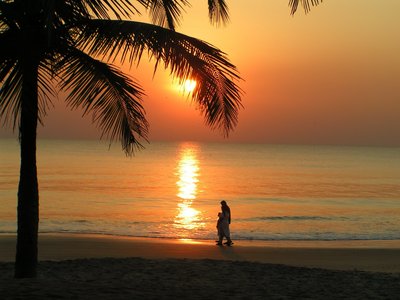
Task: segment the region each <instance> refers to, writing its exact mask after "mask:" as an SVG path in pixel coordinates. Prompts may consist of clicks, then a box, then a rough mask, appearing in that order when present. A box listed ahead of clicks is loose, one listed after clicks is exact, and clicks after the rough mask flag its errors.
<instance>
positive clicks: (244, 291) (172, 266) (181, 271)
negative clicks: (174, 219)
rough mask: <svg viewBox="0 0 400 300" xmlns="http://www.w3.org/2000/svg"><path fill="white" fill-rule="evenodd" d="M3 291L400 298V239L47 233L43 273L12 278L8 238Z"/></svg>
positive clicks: (6, 239) (2, 254)
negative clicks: (224, 241)
mask: <svg viewBox="0 0 400 300" xmlns="http://www.w3.org/2000/svg"><path fill="white" fill-rule="evenodd" d="M0 245H1V247H0V261H1V262H2V263H1V264H0V269H1V270H2V272H1V275H0V295H3V296H4V297H2V299H52V298H59V299H71V298H79V299H127V298H129V299H131V298H132V297H141V298H143V299H156V298H157V299H177V298H191V299H193V298H194V299H209V298H214V297H219V296H224V297H230V298H233V299H265V297H269V298H270V299H282V298H287V299H301V298H308V299H339V298H340V299H343V298H347V299H366V298H371V299H396V298H397V297H398V295H399V294H400V242H399V241H352V242H336V241H335V242H301V241H299V242H248V241H247V242H245V241H236V242H235V244H234V245H233V246H232V247H226V246H224V247H219V246H216V245H215V244H214V242H213V241H200V242H199V241H190V240H167V239H148V238H130V237H115V236H102V235H71V234H42V235H41V236H40V240H39V253H40V255H39V259H40V263H39V276H38V278H36V279H23V280H16V279H13V278H12V275H13V263H12V261H13V260H14V256H15V250H14V249H15V236H11V235H3V236H0Z"/></svg>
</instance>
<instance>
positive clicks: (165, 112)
mask: <svg viewBox="0 0 400 300" xmlns="http://www.w3.org/2000/svg"><path fill="white" fill-rule="evenodd" d="M190 2H191V3H192V7H191V8H188V9H187V11H186V13H185V14H184V15H183V20H182V22H181V26H180V27H178V28H177V31H179V32H182V33H185V34H187V35H191V36H194V37H197V38H200V39H202V40H205V41H207V42H210V43H211V44H213V45H214V46H216V47H218V48H220V49H221V50H223V51H224V52H226V53H227V54H228V57H229V59H230V61H231V62H232V63H233V64H235V65H236V66H237V68H238V70H239V72H240V75H241V77H242V78H243V81H241V82H239V85H240V87H241V88H242V89H243V90H244V95H243V99H242V101H243V105H244V109H242V110H241V111H240V113H239V124H238V126H237V128H236V129H235V130H234V131H233V132H232V133H231V134H230V136H229V138H228V139H225V138H223V136H222V134H221V133H220V132H218V131H212V130H211V129H210V128H208V127H207V126H206V125H205V123H204V119H203V118H202V116H201V115H200V113H199V111H198V110H196V108H195V105H193V104H192V103H191V101H190V100H189V99H187V97H185V96H183V95H182V94H180V93H179V92H177V91H176V88H174V87H175V84H174V82H173V80H172V78H171V77H170V76H169V72H168V70H166V71H164V70H162V69H159V71H158V72H157V73H156V75H155V76H154V77H153V67H154V62H152V61H150V62H149V61H148V60H147V59H143V60H142V62H141V63H140V64H139V66H138V68H136V67H132V68H128V67H126V66H124V70H125V71H126V72H127V73H129V74H130V75H131V76H132V77H134V78H135V79H137V80H139V82H140V83H141V84H142V86H143V87H144V89H145V91H146V97H145V98H144V107H145V109H146V113H147V118H148V120H149V123H150V134H149V139H150V141H159V140H162V141H171V140H172V141H177V140H190V141H226V142H251V143H275V144H329V145H371V146H400V135H399V129H400V55H398V53H400V19H399V18H398V16H397V14H398V12H399V11H400V1H398V0H385V1H373V0H351V1H349V0H326V1H324V2H323V3H322V4H321V5H319V6H317V7H315V8H313V9H312V11H311V12H310V13H308V14H305V13H304V11H303V10H302V9H301V10H299V11H298V12H297V13H296V14H295V16H291V15H290V9H289V7H288V6H287V3H288V1H287V0H286V1H284V0H275V1H265V0H252V1H251V2H250V1H233V0H231V1H227V3H228V5H229V8H230V18H231V21H230V23H229V24H227V25H226V26H219V27H215V26H213V25H211V24H210V23H209V21H208V16H207V13H208V12H207V6H206V4H207V1H205V0H194V1H190ZM140 20H141V21H142V20H143V18H142V19H140ZM63 99H64V96H63V95H62V94H60V95H59V97H58V99H55V100H54V101H53V102H54V107H53V108H52V109H50V110H49V112H48V116H47V117H46V118H45V119H44V123H45V127H43V128H42V127H41V128H39V137H40V138H98V137H100V135H101V133H100V132H99V131H98V130H97V129H96V127H95V126H94V125H92V124H91V118H90V117H86V118H82V117H81V114H82V113H81V112H79V111H74V112H71V111H70V110H69V109H66V108H65V105H64V104H63ZM0 136H3V137H4V136H10V131H9V130H4V129H2V130H1V131H0ZM14 136H16V134H14Z"/></svg>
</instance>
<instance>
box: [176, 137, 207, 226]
mask: <svg viewBox="0 0 400 300" xmlns="http://www.w3.org/2000/svg"><path fill="white" fill-rule="evenodd" d="M197 151H198V146H197V145H194V144H182V145H181V151H180V153H179V161H178V166H177V175H178V178H179V180H178V181H177V182H176V185H177V188H178V193H177V196H178V197H179V199H180V202H179V203H178V208H177V214H176V216H175V222H174V225H175V227H176V228H179V229H196V228H200V227H202V226H204V224H203V223H202V222H201V212H200V211H199V210H197V209H195V208H194V207H193V204H194V200H195V199H196V197H197V191H198V187H197V185H198V182H199V179H198V178H199V171H200V168H199V161H198V159H197Z"/></svg>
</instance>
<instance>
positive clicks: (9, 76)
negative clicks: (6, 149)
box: [0, 59, 22, 129]
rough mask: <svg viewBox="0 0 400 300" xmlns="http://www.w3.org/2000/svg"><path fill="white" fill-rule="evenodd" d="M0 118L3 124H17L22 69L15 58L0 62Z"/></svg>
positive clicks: (19, 108)
mask: <svg viewBox="0 0 400 300" xmlns="http://www.w3.org/2000/svg"><path fill="white" fill-rule="evenodd" d="M0 70H1V72H0V83H1V87H0V118H3V126H6V125H8V124H12V126H13V128H14V129H15V126H16V125H17V121H18V120H19V115H20V111H21V92H22V71H21V68H20V66H19V64H18V63H17V61H16V60H11V59H10V60H6V61H3V62H1V63H0Z"/></svg>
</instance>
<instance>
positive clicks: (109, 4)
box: [56, 0, 139, 20]
mask: <svg viewBox="0 0 400 300" xmlns="http://www.w3.org/2000/svg"><path fill="white" fill-rule="evenodd" d="M56 1H58V0H56ZM69 1H71V3H72V4H77V3H78V4H79V6H82V5H83V6H85V7H88V8H89V10H90V11H91V12H92V13H93V14H94V16H95V17H96V18H102V19H111V18H112V15H111V14H110V11H111V12H112V13H113V15H114V16H115V17H116V18H117V19H119V20H120V19H122V18H130V17H131V15H133V14H138V13H139V10H138V9H136V7H135V6H134V5H133V4H132V1H131V0H69Z"/></svg>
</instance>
